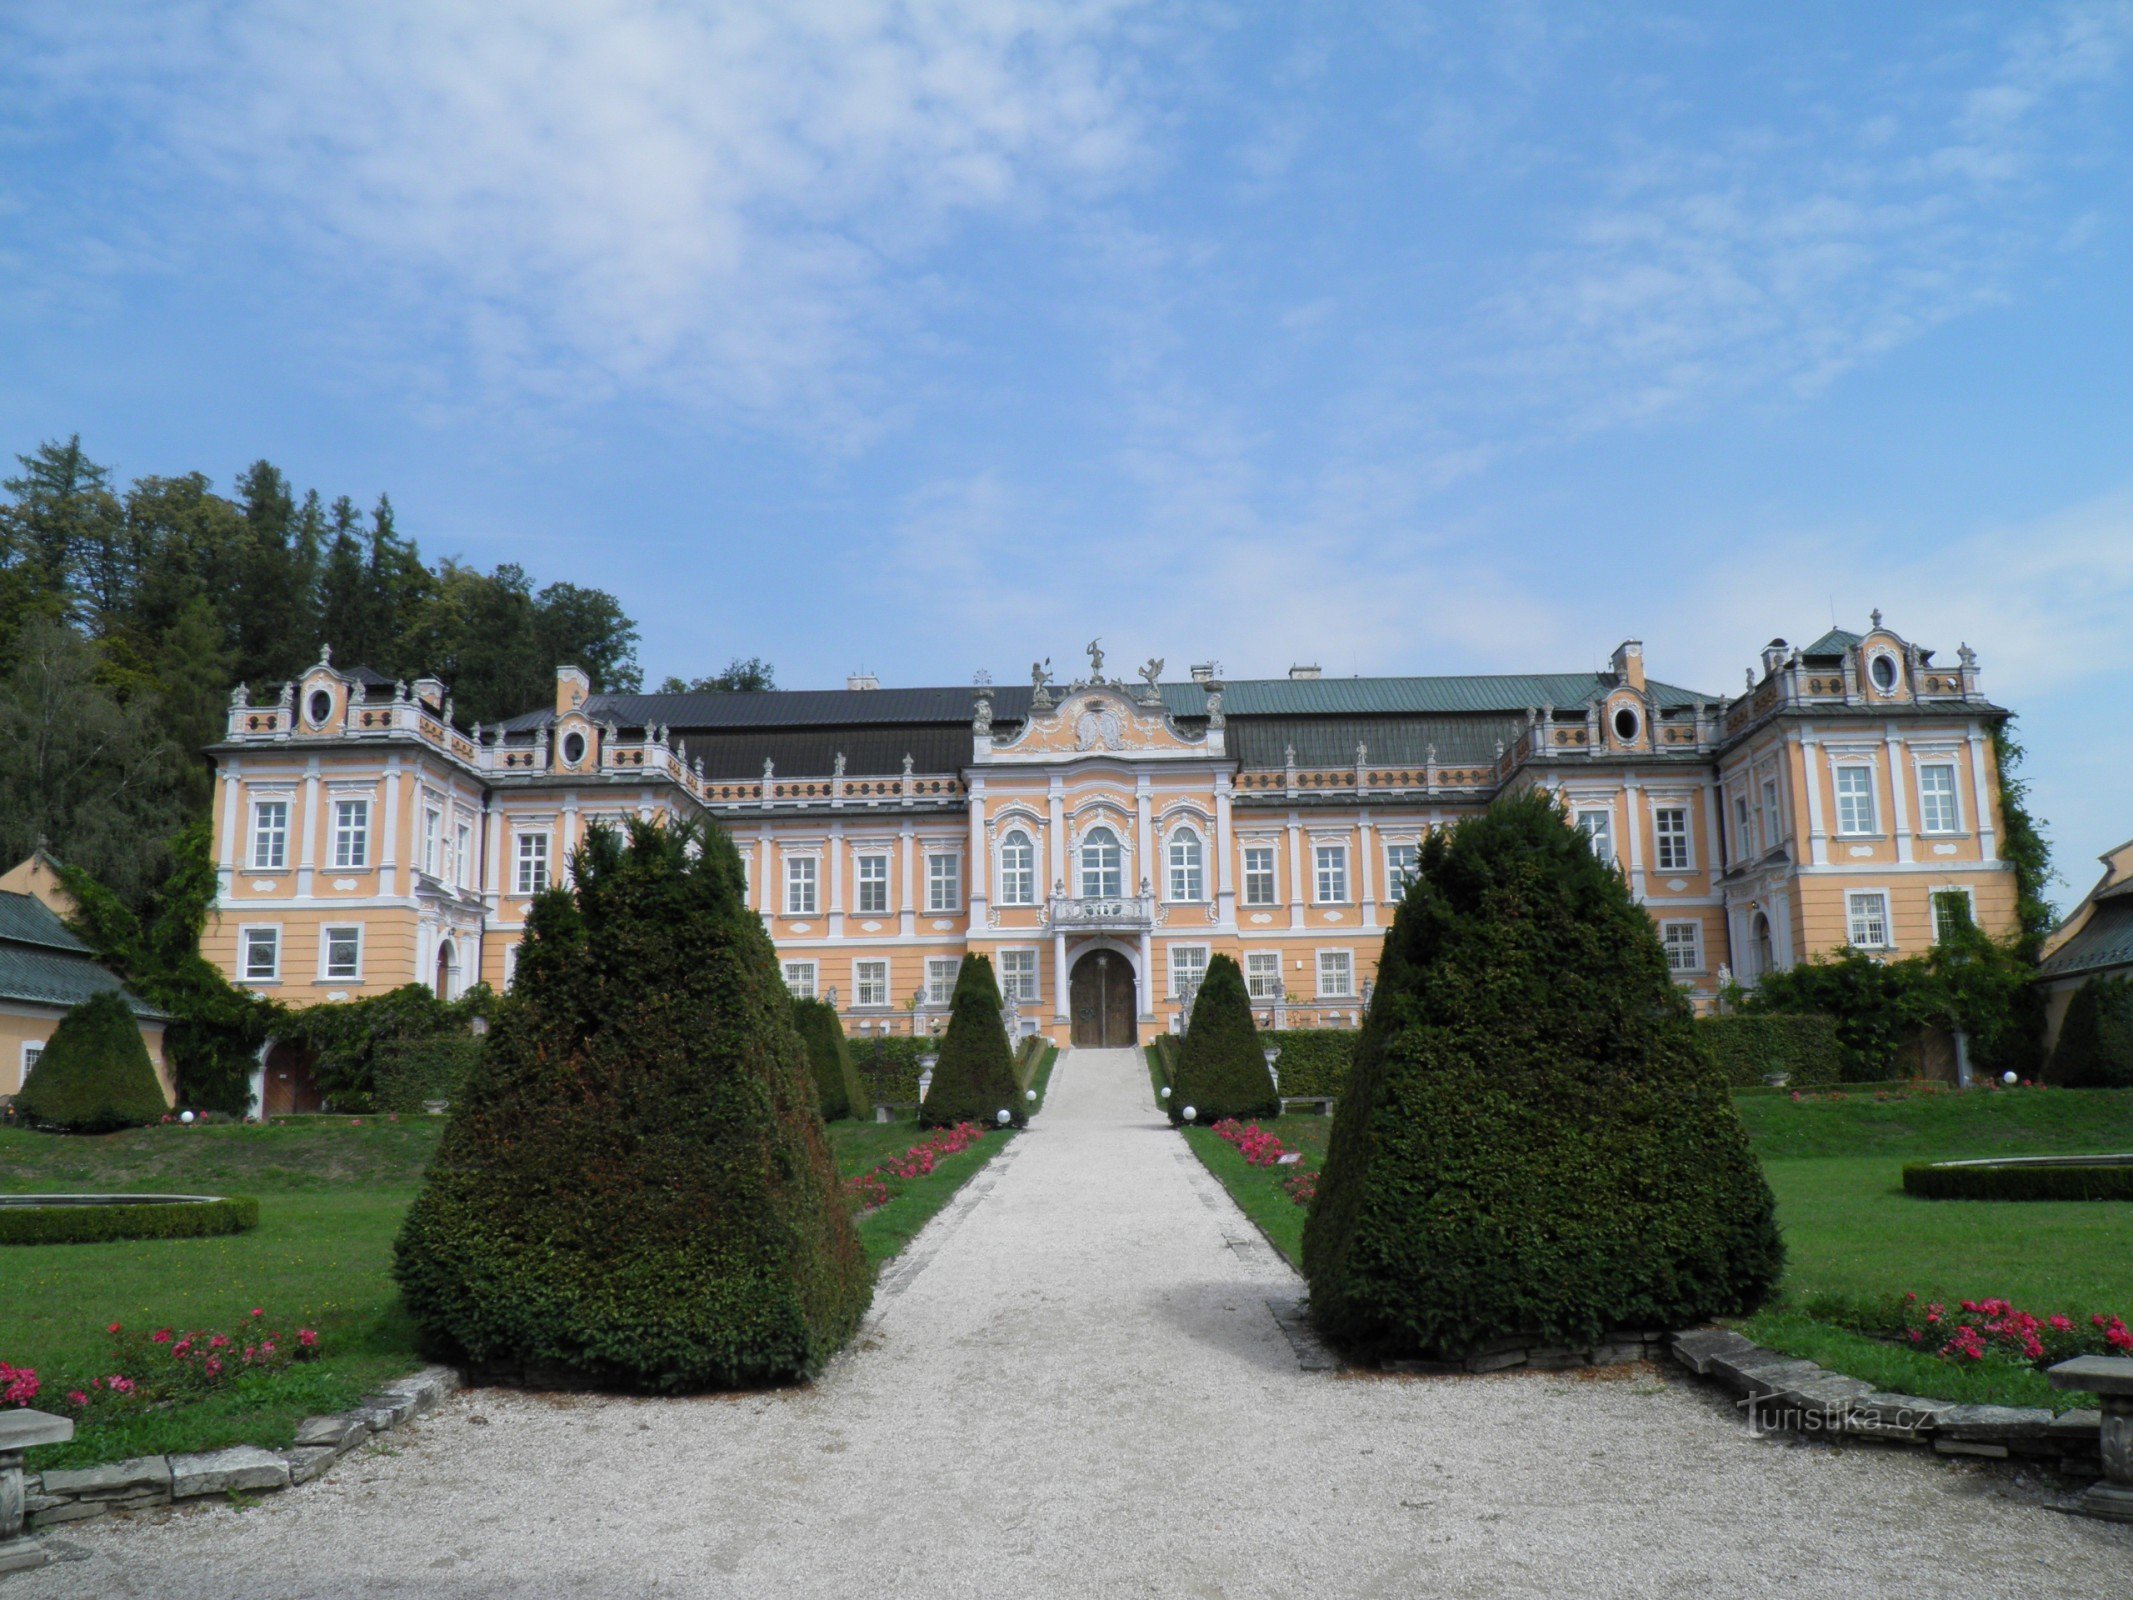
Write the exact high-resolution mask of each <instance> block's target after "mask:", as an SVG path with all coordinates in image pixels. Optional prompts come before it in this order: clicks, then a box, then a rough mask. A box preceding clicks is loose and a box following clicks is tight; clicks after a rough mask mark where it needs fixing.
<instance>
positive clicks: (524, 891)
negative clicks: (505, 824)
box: [511, 828, 551, 900]
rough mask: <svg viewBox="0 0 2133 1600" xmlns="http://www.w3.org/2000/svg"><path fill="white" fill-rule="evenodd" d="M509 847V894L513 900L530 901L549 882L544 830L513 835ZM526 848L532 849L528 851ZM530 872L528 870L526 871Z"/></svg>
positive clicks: (547, 845) (546, 839)
mask: <svg viewBox="0 0 2133 1600" xmlns="http://www.w3.org/2000/svg"><path fill="white" fill-rule="evenodd" d="M511 838H512V845H511V892H512V896H513V898H515V899H520V900H530V899H532V898H533V897H534V896H535V895H537V894H539V893H540V892H541V891H542V890H543V889H546V888H547V887H548V885H549V883H550V881H551V868H550V863H549V839H548V832H547V830H546V829H533V828H527V829H524V830H522V831H520V832H517V833H514V834H513V835H512V836H511ZM528 846H533V847H534V848H532V849H530V850H529V849H528V848H527V847H528ZM529 868H530V869H532V870H530V871H529V870H528V869H529Z"/></svg>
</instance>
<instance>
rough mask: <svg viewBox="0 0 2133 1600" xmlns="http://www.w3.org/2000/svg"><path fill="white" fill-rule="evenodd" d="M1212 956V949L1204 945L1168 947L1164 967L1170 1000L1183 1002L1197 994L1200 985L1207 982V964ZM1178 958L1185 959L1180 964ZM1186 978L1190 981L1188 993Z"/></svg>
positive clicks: (1175, 945)
mask: <svg viewBox="0 0 2133 1600" xmlns="http://www.w3.org/2000/svg"><path fill="white" fill-rule="evenodd" d="M1212 955H1213V950H1212V948H1211V947H1210V946H1207V945H1204V944H1174V945H1172V946H1171V947H1170V950H1169V953H1168V956H1167V958H1166V961H1165V965H1166V966H1167V967H1168V968H1169V974H1170V998H1171V999H1173V1000H1184V999H1187V998H1188V997H1189V995H1190V994H1192V993H1197V992H1198V990H1199V987H1200V985H1201V984H1203V983H1205V982H1206V981H1207V963H1208V960H1209V958H1210V957H1211V956H1212ZM1180 956H1183V957H1185V958H1186V959H1185V960H1184V961H1183V962H1180V961H1179V959H1178V958H1179V957H1180ZM1195 963H1197V964H1195ZM1188 976H1189V977H1190V978H1191V979H1192V988H1191V990H1189V991H1188V990H1187V988H1186V987H1185V980H1186V978H1187V977H1188Z"/></svg>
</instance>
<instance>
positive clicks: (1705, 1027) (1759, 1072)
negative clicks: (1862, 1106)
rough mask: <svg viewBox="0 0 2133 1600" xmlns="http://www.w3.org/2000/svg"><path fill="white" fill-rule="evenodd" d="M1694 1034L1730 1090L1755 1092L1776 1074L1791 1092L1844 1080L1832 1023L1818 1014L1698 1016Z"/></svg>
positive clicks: (1842, 1060) (1835, 1028)
mask: <svg viewBox="0 0 2133 1600" xmlns="http://www.w3.org/2000/svg"><path fill="white" fill-rule="evenodd" d="M1696 1031H1697V1032H1698V1033H1700V1034H1702V1035H1703V1038H1704V1042H1705V1043H1707V1044H1708V1045H1710V1047H1711V1053H1712V1054H1713V1055H1715V1056H1716V1057H1717V1058H1718V1067H1719V1070H1720V1071H1721V1072H1723V1073H1724V1074H1725V1075H1726V1082H1727V1083H1729V1084H1731V1085H1732V1086H1733V1087H1734V1088H1736V1089H1756V1088H1760V1087H1761V1086H1762V1083H1763V1080H1764V1079H1765V1078H1767V1077H1768V1076H1770V1075H1771V1074H1772V1073H1780V1072H1781V1073H1784V1074H1785V1076H1786V1078H1787V1080H1788V1081H1787V1087H1788V1088H1793V1089H1827V1088H1831V1087H1833V1086H1834V1085H1835V1084H1837V1083H1839V1082H1841V1081H1842V1079H1843V1076H1844V1049H1843V1046H1842V1044H1840V1043H1839V1041H1838V1039H1837V1019H1836V1018H1835V1017H1829V1016H1824V1015H1822V1014H1821V1013H1819V1012H1806V1013H1792V1014H1783V1013H1778V1012H1770V1013H1767V1014H1765V1013H1747V1014H1742V1015H1734V1016H1724V1017H1704V1018H1702V1019H1700V1020H1699V1021H1698V1022H1697V1024H1696Z"/></svg>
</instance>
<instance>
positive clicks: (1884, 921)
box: [1845, 889, 1889, 950]
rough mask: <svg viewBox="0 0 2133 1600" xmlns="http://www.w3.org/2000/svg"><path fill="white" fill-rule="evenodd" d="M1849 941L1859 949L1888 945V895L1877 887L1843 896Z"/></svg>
mask: <svg viewBox="0 0 2133 1600" xmlns="http://www.w3.org/2000/svg"><path fill="white" fill-rule="evenodd" d="M1845 909H1846V911H1847V913H1848V915H1847V918H1846V921H1847V922H1848V924H1849V927H1848V929H1847V932H1848V934H1849V936H1850V938H1851V942H1852V943H1853V944H1855V945H1857V946H1858V947H1859V948H1860V949H1861V950H1886V949H1888V947H1889V897H1888V896H1887V895H1886V894H1884V893H1882V891H1880V890H1879V889H1869V890H1865V891H1859V890H1854V891H1853V892H1852V893H1851V894H1849V895H1846V896H1845Z"/></svg>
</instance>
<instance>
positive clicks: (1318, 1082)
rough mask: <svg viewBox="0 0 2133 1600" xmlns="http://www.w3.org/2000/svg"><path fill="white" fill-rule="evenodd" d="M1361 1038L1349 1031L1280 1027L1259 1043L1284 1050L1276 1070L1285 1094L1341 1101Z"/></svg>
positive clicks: (1265, 1035)
mask: <svg viewBox="0 0 2133 1600" xmlns="http://www.w3.org/2000/svg"><path fill="white" fill-rule="evenodd" d="M1358 1037H1359V1036H1358V1035H1357V1034H1355V1033H1353V1032H1351V1031H1349V1030H1348V1029H1346V1028H1281V1029H1278V1030H1276V1029H1268V1030H1265V1031H1263V1032H1261V1033H1260V1035H1259V1042H1260V1043H1261V1044H1263V1045H1266V1044H1271V1045H1279V1046H1280V1047H1281V1059H1280V1060H1279V1061H1277V1062H1275V1063H1274V1070H1275V1071H1276V1072H1278V1073H1280V1074H1281V1092H1282V1093H1283V1094H1284V1095H1292V1094H1301V1095H1330V1096H1332V1097H1333V1098H1334V1099H1339V1098H1340V1092H1341V1089H1342V1088H1343V1087H1344V1086H1345V1085H1346V1084H1347V1082H1348V1065H1349V1063H1350V1062H1352V1061H1353V1060H1355V1041H1356V1039H1357V1038H1358Z"/></svg>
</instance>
